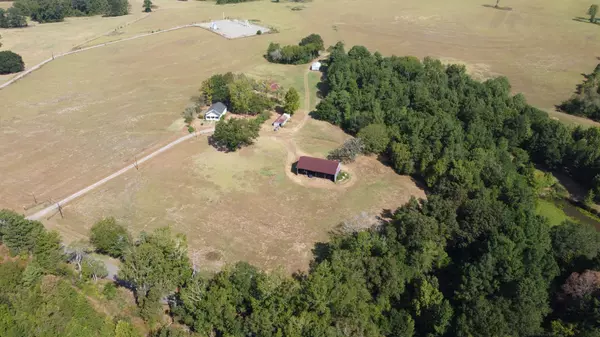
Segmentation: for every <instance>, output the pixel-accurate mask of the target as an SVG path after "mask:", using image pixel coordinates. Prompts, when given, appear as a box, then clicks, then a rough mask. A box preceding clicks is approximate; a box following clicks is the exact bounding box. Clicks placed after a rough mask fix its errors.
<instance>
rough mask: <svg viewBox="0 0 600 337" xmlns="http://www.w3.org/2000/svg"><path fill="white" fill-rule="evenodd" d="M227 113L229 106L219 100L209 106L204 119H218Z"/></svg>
mask: <svg viewBox="0 0 600 337" xmlns="http://www.w3.org/2000/svg"><path fill="white" fill-rule="evenodd" d="M226 113H227V107H226V106H225V104H223V103H221V102H217V103H215V104H213V105H211V106H210V108H208V110H207V111H206V112H205V113H204V119H205V120H207V121H218V120H220V119H221V118H223V116H225V114H226Z"/></svg>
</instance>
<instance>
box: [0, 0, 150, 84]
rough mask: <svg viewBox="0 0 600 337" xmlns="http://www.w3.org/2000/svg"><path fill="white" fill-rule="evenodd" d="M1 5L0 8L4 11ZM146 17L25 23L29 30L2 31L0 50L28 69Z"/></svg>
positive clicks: (5, 78) (1, 77)
mask: <svg viewBox="0 0 600 337" xmlns="http://www.w3.org/2000/svg"><path fill="white" fill-rule="evenodd" d="M130 2H131V4H132V7H135V8H137V7H138V5H139V6H140V7H141V2H138V1H137V0H133V1H130ZM5 4H7V3H5V2H0V6H2V7H0V8H6V7H10V6H5ZM145 16H147V15H146V14H145V13H142V12H141V11H139V12H138V11H132V14H130V15H125V16H118V17H106V18H105V17H101V16H93V17H80V18H66V19H65V21H64V22H57V23H44V24H39V23H37V22H35V21H31V20H29V21H28V24H29V26H28V27H25V28H19V29H14V28H11V29H2V28H0V35H2V47H1V49H2V50H12V51H14V52H15V53H18V54H19V55H21V56H22V57H23V60H24V61H25V67H26V68H29V67H31V66H33V65H36V64H38V63H40V62H42V61H44V60H46V59H48V58H50V57H52V54H60V53H64V52H68V51H70V50H72V49H73V48H75V47H77V46H78V45H80V44H82V43H85V42H86V41H88V40H90V39H93V38H95V37H97V36H99V35H104V34H108V33H109V32H111V31H114V29H116V28H118V27H125V26H126V25H127V24H128V23H131V22H135V21H136V20H139V19H142V18H144V17H145ZM13 76H14V74H13V75H0V83H4V82H6V81H8V80H9V79H11V78H12V77H13Z"/></svg>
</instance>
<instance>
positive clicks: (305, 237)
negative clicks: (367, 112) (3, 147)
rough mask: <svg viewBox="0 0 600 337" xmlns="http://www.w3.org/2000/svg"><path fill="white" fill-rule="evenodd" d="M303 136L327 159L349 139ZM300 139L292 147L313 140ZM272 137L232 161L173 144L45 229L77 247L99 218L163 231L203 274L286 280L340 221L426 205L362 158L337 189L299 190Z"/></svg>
mask: <svg viewBox="0 0 600 337" xmlns="http://www.w3.org/2000/svg"><path fill="white" fill-rule="evenodd" d="M294 119H296V118H294ZM294 123H297V121H296V120H295V121H294ZM294 123H291V124H288V126H289V127H294ZM306 126H307V130H311V129H313V128H317V129H322V131H324V132H325V133H324V136H321V138H322V139H321V140H320V142H321V144H322V146H323V147H328V148H329V149H332V148H334V147H336V146H337V145H338V144H339V143H341V142H342V141H343V140H344V139H345V138H346V137H347V136H346V135H345V134H344V133H343V132H341V131H340V130H339V129H336V128H335V127H333V126H331V125H328V124H326V123H323V122H318V121H314V120H309V121H308V122H307V125H306ZM309 126H310V127H309ZM282 131H283V132H285V131H287V130H283V129H282V130H280V131H278V132H282ZM303 132H304V129H301V130H300V131H299V132H298V134H297V137H296V140H297V141H300V140H302V139H305V138H307V137H310V135H311V132H312V131H309V133H308V134H303ZM277 136H279V135H278V134H276V133H275V132H274V131H272V130H271V129H270V128H268V127H265V128H264V129H263V131H262V135H261V137H260V138H259V139H258V141H257V143H256V144H255V145H253V146H251V147H248V148H244V149H242V150H241V151H239V152H235V153H222V152H218V151H216V150H215V149H214V148H212V147H210V146H209V145H208V144H207V139H206V137H200V138H198V139H197V140H194V141H191V142H188V143H184V144H181V145H180V146H178V147H177V148H175V149H173V150H170V151H168V152H166V153H164V154H163V155H161V157H160V158H157V160H152V161H151V162H149V164H148V165H143V166H142V167H140V170H139V171H135V172H134V171H131V172H129V173H127V174H125V175H124V176H121V177H119V178H117V179H115V180H113V181H111V182H109V183H107V184H106V185H104V186H102V187H100V188H99V189H98V190H96V191H93V192H91V193H90V194H88V195H86V196H84V197H82V198H80V199H78V200H76V201H75V202H73V203H72V204H70V205H68V206H67V207H65V209H64V213H65V218H64V219H61V218H60V216H54V217H53V218H52V219H51V220H50V221H48V222H47V225H48V226H49V227H50V228H53V229H57V230H59V231H60V232H61V233H62V234H63V237H64V238H65V239H66V240H73V239H77V238H81V237H85V236H86V235H87V234H88V233H89V229H90V227H91V225H92V224H93V223H94V222H95V221H97V220H98V219H100V218H102V217H105V216H115V217H116V218H117V219H118V221H120V222H121V223H123V224H126V225H127V226H128V227H129V228H130V229H131V230H132V231H133V232H134V233H138V232H139V231H142V230H145V231H150V230H152V229H154V228H157V227H161V226H166V225H170V226H172V227H173V228H174V229H175V230H176V231H178V232H182V233H185V234H186V235H187V237H188V241H189V245H190V253H191V255H192V256H195V257H197V258H198V260H199V262H200V265H202V266H203V268H204V269H209V270H215V269H218V268H220V267H221V266H222V265H223V264H224V263H231V262H235V261H238V260H244V261H248V262H250V263H253V264H255V265H257V266H260V267H263V268H267V269H270V268H276V267H279V266H283V267H284V268H285V269H287V270H288V271H290V272H291V271H296V270H298V269H305V268H306V267H307V266H308V262H309V261H310V259H311V258H312V254H311V249H312V248H313V245H314V243H315V242H318V241H323V240H327V237H328V236H327V235H328V233H329V232H330V231H331V229H332V228H334V227H335V225H336V224H338V223H340V222H341V221H342V220H348V219H351V218H352V217H355V216H357V215H359V214H360V213H361V212H362V211H365V212H367V213H369V214H371V215H377V214H379V213H380V212H381V211H382V209H395V208H396V207H398V206H399V205H401V204H403V203H405V202H406V201H408V199H409V198H410V196H411V195H414V196H416V197H424V194H423V192H422V191H421V190H420V189H419V188H418V187H416V186H415V184H414V183H413V182H412V181H411V179H410V178H409V177H406V176H400V175H397V174H396V173H394V172H393V171H392V170H391V169H390V168H388V167H386V166H384V165H382V164H381V163H379V162H378V161H377V160H376V159H374V158H366V157H365V158H361V159H360V160H358V161H357V162H356V163H354V164H351V165H349V166H348V167H347V168H345V169H346V170H349V171H351V172H352V177H351V180H350V181H348V182H346V183H345V184H342V185H336V184H334V183H332V182H326V181H316V182H317V183H322V185H321V186H323V188H310V187H304V186H301V185H298V184H296V183H295V182H294V181H293V180H291V179H289V178H288V177H287V176H286V172H285V171H286V170H290V166H289V165H287V164H286V157H287V152H286V148H285V146H284V145H283V143H282V142H281V140H280V139H278V137H277ZM284 137H285V136H284ZM299 147H300V149H301V150H302V151H304V152H308V153H309V154H313V155H319V153H318V152H315V153H313V152H311V149H312V147H307V148H303V147H302V145H301V144H300V145H299ZM300 178H301V179H304V180H311V179H309V178H306V177H300ZM311 183H312V181H311ZM346 184H347V185H346Z"/></svg>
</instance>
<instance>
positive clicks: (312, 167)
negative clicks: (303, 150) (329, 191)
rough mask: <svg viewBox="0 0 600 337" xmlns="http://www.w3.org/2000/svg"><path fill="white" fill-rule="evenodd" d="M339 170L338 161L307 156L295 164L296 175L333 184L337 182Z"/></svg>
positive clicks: (340, 166)
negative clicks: (303, 175)
mask: <svg viewBox="0 0 600 337" xmlns="http://www.w3.org/2000/svg"><path fill="white" fill-rule="evenodd" d="M341 168H342V165H341V164H340V162H338V161H335V160H327V159H321V158H314V157H308V156H302V157H300V159H298V162H297V163H296V173H297V174H306V175H307V176H309V177H311V176H314V177H320V178H325V179H330V180H332V181H334V182H335V181H336V180H337V176H338V174H339V173H340V170H341Z"/></svg>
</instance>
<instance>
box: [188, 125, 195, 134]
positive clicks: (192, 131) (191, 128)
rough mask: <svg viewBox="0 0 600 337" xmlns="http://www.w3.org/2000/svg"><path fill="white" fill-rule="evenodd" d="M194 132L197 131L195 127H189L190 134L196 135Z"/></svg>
mask: <svg viewBox="0 0 600 337" xmlns="http://www.w3.org/2000/svg"><path fill="white" fill-rule="evenodd" d="M194 131H196V129H194V127H193V126H191V125H190V126H188V132H189V133H194Z"/></svg>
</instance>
